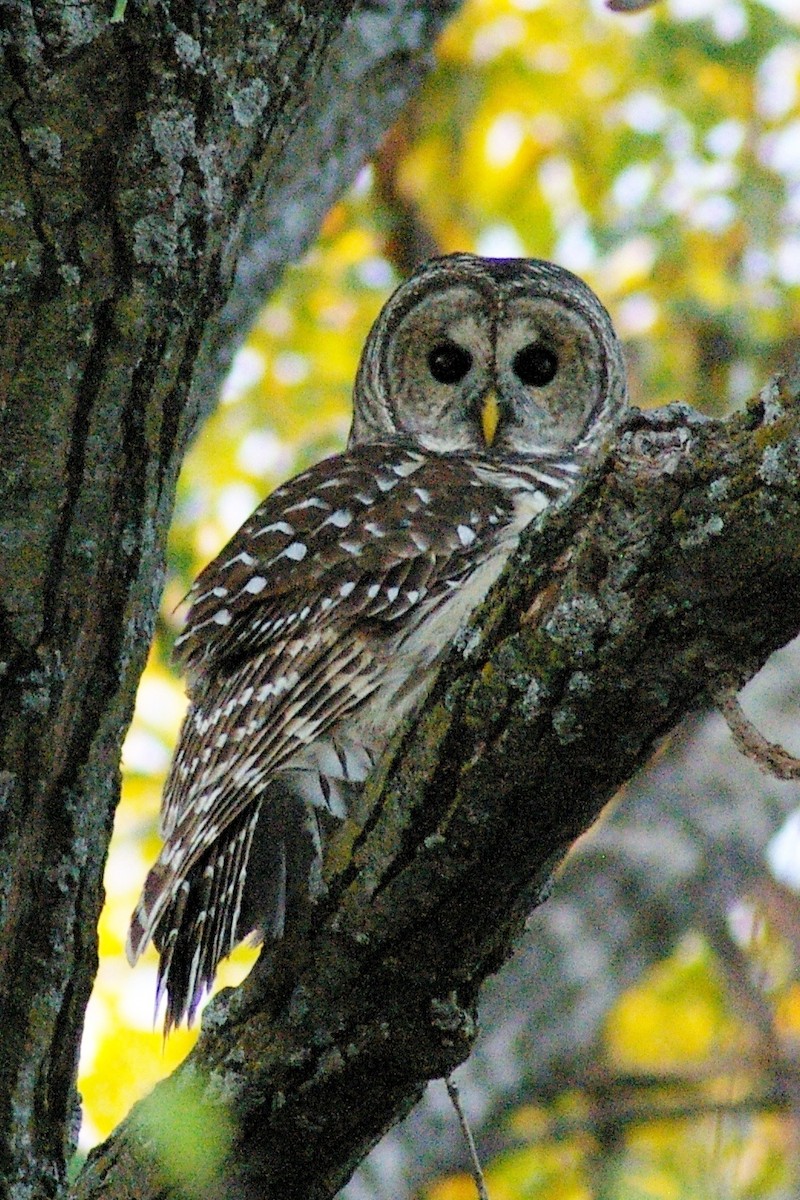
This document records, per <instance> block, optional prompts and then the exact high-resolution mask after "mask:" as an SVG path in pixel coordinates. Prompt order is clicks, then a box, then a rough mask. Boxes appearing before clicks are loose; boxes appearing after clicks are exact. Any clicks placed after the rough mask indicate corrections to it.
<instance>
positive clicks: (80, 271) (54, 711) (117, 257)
mask: <svg viewBox="0 0 800 1200" xmlns="http://www.w3.org/2000/svg"><path fill="white" fill-rule="evenodd" d="M454 7H455V2H454V0H452V2H448V0H427V2H426V3H423V2H419V3H412V2H411V0H405V2H403V0H394V2H393V3H392V2H389V3H386V4H384V5H382V6H380V7H379V8H372V7H369V6H367V5H366V4H348V3H343V2H342V0H315V3H313V4H310V3H309V4H303V3H300V2H299V0H295V2H292V3H277V2H275V0H273V2H272V3H252V4H248V3H241V4H214V3H211V4H209V3H199V2H195V3H190V2H189V0H183V2H178V0H175V2H173V3H165V4H157V5H153V4H147V5H145V4H141V3H139V2H137V0H129V3H128V5H127V11H126V12H125V13H124V19H123V20H122V21H119V22H117V23H112V22H111V21H110V17H111V13H112V8H113V4H112V0H102V2H98V3H93V2H91V0H86V2H85V3H82V4H79V5H76V4H75V3H74V2H73V0H47V3H41V2H40V0H16V2H13V3H12V2H11V0H4V3H2V5H0V33H2V47H3V56H4V65H3V72H2V76H0V103H1V105H2V111H1V113H0V137H2V161H3V180H2V196H1V197H0V231H1V236H0V254H1V255H2V267H3V272H2V282H0V301H1V302H2V306H3V318H4V319H3V330H4V333H3V339H2V346H0V364H2V365H1V366H0V378H2V387H1V388H0V490H1V491H2V502H1V504H0V719H1V722H2V734H0V737H1V738H2V741H1V742H0V745H2V756H1V757H0V813H2V821H1V822H0V1019H2V1029H3V1033H2V1053H0V1180H2V1183H3V1185H4V1188H3V1190H4V1192H5V1193H6V1194H9V1195H13V1194H17V1195H23V1194H24V1195H25V1196H37V1197H38V1196H55V1195H57V1194H59V1192H61V1191H62V1190H63V1187H64V1181H65V1170H66V1161H67V1159H68V1157H69V1154H70V1153H71V1150H72V1148H73V1146H74V1139H75V1134H76V1128H77V1120H78V1100H77V1095H76V1092H75V1086H74V1079H75V1069H76V1062H77V1054H78V1048H79V1044H80V1036H81V1029H82V1024H83V1015H84V1009H85V1005H86V1002H87V999H88V996H89V992H90V989H91V986H92V981H93V978H94V973H95V967H96V959H97V935H96V928H97V918H98V914H99V911H100V906H101V903H102V873H103V864H104V861H105V855H106V849H107V845H108V839H109V835H110V831H111V823H112V818H113V812H114V808H115V805H116V801H117V798H118V791H119V773H118V761H119V751H120V745H121V740H122V737H123V735H124V733H125V730H126V728H127V725H128V721H129V719H130V715H131V710H132V705H133V697H134V691H135V688H136V684H137V681H138V678H139V674H140V671H141V668H142V665H143V663H144V659H145V655H146V652H147V647H148V645H149V642H150V637H151V633H152V628H153V621H154V615H155V611H156V605H157V602H158V599H159V595H160V591H161V583H162V574H163V556H164V544H165V539H166V531H167V527H168V523H169V519H170V516H171V512H172V505H173V496H174V489H175V480H176V476H177V473H178V469H179V467H180V463H181V460H182V458H183V455H184V453H185V451H186V448H187V445H188V442H189V438H190V435H191V432H192V430H193V429H194V428H195V426H196V424H197V422H198V420H199V418H200V417H201V416H202V415H204V414H205V413H206V412H207V411H208V410H209V409H210V408H211V406H212V404H213V400H214V398H215V391H216V383H217V382H218V380H219V377H220V373H221V371H222V369H223V367H224V362H225V359H226V358H227V357H229V356H230V347H231V345H232V344H233V343H234V342H235V340H236V339H237V338H238V336H240V334H241V329H242V323H243V322H244V321H245V320H246V318H247V316H248V315H249V314H250V312H252V310H253V307H254V305H255V304H256V303H257V302H259V301H261V300H263V299H264V298H265V297H264V294H263V293H262V291H261V290H260V289H259V288H257V287H255V286H254V284H253V270H252V263H253V262H254V261H256V259H255V258H254V256H255V255H256V250H258V257H257V261H258V262H259V263H260V264H261V267H260V272H257V273H256V274H257V279H256V282H257V283H264V284H265V285H268V286H272V285H274V283H275V282H276V280H277V278H278V276H279V273H280V269H281V268H282V266H283V265H284V264H285V263H286V262H288V261H291V259H292V258H294V257H296V255H297V254H298V253H299V252H300V251H301V250H302V249H303V247H304V246H305V244H307V242H308V241H309V239H310V238H311V237H312V236H313V234H314V232H315V231H316V228H317V226H318V223H319V221H320V219H321V217H322V215H323V214H324V211H325V208H326V207H327V205H328V204H329V203H330V201H331V200H332V199H334V198H335V197H336V196H337V195H338V194H339V193H340V192H341V191H342V190H343V189H344V188H345V187H346V186H347V184H348V183H349V182H350V181H351V179H352V177H353V175H354V173H355V171H356V169H357V168H358V167H359V166H360V164H361V162H362V161H363V160H364V158H365V157H366V156H367V155H368V154H369V153H371V151H372V150H373V149H374V147H375V144H376V142H377V139H378V138H379V137H380V135H381V133H382V132H383V131H384V130H385V129H386V128H387V126H388V125H389V123H390V121H391V120H392V118H393V116H394V115H395V114H396V112H397V110H398V108H399V106H400V105H401V103H402V102H403V100H404V99H405V98H406V96H407V95H408V94H409V92H410V91H411V90H412V89H413V87H414V86H415V85H416V84H417V83H418V81H419V78H420V76H421V73H422V71H423V69H424V66H425V64H426V63H427V58H428V54H429V51H430V47H431V44H432V42H433V38H434V36H435V34H436V33H437V32H438V31H439V29H440V27H441V25H442V23H443V21H444V19H445V17H446V16H447V15H448V14H449V12H450V11H452V9H453V8H454ZM351 9H352V10H353V12H352V14H351V13H350V10H351ZM348 16H349V20H348ZM312 177H313V179H314V180H315V183H316V186H315V188H314V189H313V196H312V189H311V187H310V185H309V180H310V179H311V178H312ZM259 206H261V211H262V217H261V220H260V222H259V220H258V219H257V218H256V217H255V216H254V215H253V214H254V212H255V211H256V210H257V208H258V207H259ZM264 214H265V215H264ZM255 242H258V246H257V247H254V243H255ZM243 256H247V261H248V263H250V264H251V269H250V270H249V271H246V272H242V271H240V272H239V276H238V280H237V286H236V289H235V297H236V300H235V304H232V305H231V306H229V308H228V309H227V310H226V316H225V321H224V324H222V323H221V322H220V319H219V315H220V309H221V306H222V305H223V303H224V302H225V301H226V299H227V298H228V297H229V296H230V295H232V280H233V278H234V271H235V268H236V264H237V262H241V261H242V259H243Z"/></svg>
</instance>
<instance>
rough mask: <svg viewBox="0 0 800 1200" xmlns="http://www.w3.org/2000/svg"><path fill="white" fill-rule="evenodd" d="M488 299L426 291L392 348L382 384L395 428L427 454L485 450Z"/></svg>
mask: <svg viewBox="0 0 800 1200" xmlns="http://www.w3.org/2000/svg"><path fill="white" fill-rule="evenodd" d="M488 309H489V306H488V305H487V303H486V297H485V296H484V295H483V294H482V293H481V292H479V291H478V290H477V289H475V288H472V287H469V286H467V285H462V284H453V285H451V286H450V287H444V288H441V289H439V290H437V291H435V292H431V293H429V294H428V295H427V296H424V297H422V299H421V300H420V301H419V302H418V303H417V304H416V305H415V306H414V307H413V308H412V309H411V310H410V311H409V312H408V313H406V314H405V316H404V318H403V319H402V320H401V321H400V322H399V324H398V326H397V328H396V330H395V331H394V333H393V336H392V337H391V339H390V342H389V348H388V350H389V352H388V358H387V364H386V381H387V385H388V386H387V391H388V400H389V407H390V409H391V412H392V416H393V419H394V424H395V428H396V429H398V430H399V429H409V430H412V429H413V430H414V434H415V436H416V437H418V439H419V441H420V442H421V443H422V445H424V446H425V447H426V448H427V449H429V450H434V451H439V452H448V451H453V450H474V449H476V448H478V447H481V448H482V447H483V436H482V434H481V404H482V401H483V397H484V396H485V395H486V393H487V391H488V390H489V388H490V387H491V385H492V382H493V379H492V374H493V372H492V360H493V353H492V323H491V313H490V312H489V310H488Z"/></svg>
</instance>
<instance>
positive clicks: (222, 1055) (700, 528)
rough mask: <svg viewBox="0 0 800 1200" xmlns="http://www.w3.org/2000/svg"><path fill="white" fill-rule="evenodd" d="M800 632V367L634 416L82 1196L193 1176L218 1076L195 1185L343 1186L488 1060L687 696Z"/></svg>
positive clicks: (526, 558) (518, 567) (535, 540)
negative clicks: (459, 1074) (322, 887)
mask: <svg viewBox="0 0 800 1200" xmlns="http://www.w3.org/2000/svg"><path fill="white" fill-rule="evenodd" d="M798 630H800V364H798V367H797V368H796V369H795V372H794V374H793V375H791V376H787V377H782V378H779V379H777V380H775V381H773V382H772V383H771V384H770V385H768V386H767V387H766V388H765V389H764V390H763V392H762V393H761V395H760V397H759V398H758V399H757V400H755V401H754V402H753V403H752V404H751V405H750V407H749V408H748V410H747V411H746V412H744V413H740V414H737V415H736V416H735V417H733V418H731V419H730V420H728V421H725V422H720V421H706V420H704V419H702V418H700V417H699V416H697V414H695V413H693V412H692V411H691V410H689V409H687V408H685V407H683V406H674V407H672V408H670V409H666V410H662V411H660V412H655V413H636V412H634V413H632V414H631V416H630V417H629V419H628V420H627V422H626V424H625V427H624V429H623V430H622V431H621V434H620V437H619V440H618V443H617V446H616V448H615V450H614V452H613V454H612V456H611V457H610V458H609V460H608V461H607V462H606V463H605V464H603V465H602V468H600V469H598V470H597V472H596V473H595V474H594V475H593V477H592V478H590V479H588V480H587V482H586V486H585V487H584V488H583V490H582V491H581V492H580V494H579V495H577V496H575V497H573V498H572V499H571V500H570V501H569V502H568V503H566V504H564V505H562V506H560V507H559V508H557V509H556V510H555V511H553V512H551V513H550V514H548V515H547V516H546V519H545V520H543V521H541V522H540V523H539V524H538V525H536V526H535V527H533V528H531V530H530V531H529V533H528V534H527V535H526V537H525V538H524V540H523V544H522V546H521V548H520V551H519V552H518V554H517V555H516V557H515V561H514V562H513V564H511V567H510V569H509V570H508V572H507V573H506V575H505V576H504V578H503V580H501V582H500V584H499V585H498V587H497V588H496V589H495V591H494V592H493V594H492V595H491V596H490V597H489V599H488V601H487V602H486V604H485V605H484V607H483V610H482V612H481V613H480V615H479V617H478V618H477V619H476V621H475V625H474V628H473V629H471V630H469V631H467V632H466V633H465V635H464V636H463V637H462V639H461V642H460V644H459V645H458V646H456V647H454V650H453V653H452V654H451V656H450V658H449V660H448V661H447V662H446V663H445V665H444V667H443V669H442V671H441V673H440V675H439V678H438V680H437V682H436V685H435V687H434V689H433V691H432V693H431V695H430V696H429V698H428V700H427V702H426V704H425V706H424V709H423V711H422V712H421V713H420V714H419V715H418V717H417V718H416V720H415V722H414V723H413V725H412V726H411V727H409V728H408V729H407V730H406V731H405V732H404V734H402V735H401V736H400V737H399V738H398V739H397V740H396V741H395V743H394V745H393V746H392V747H391V748H390V751H389V752H388V753H387V755H386V757H385V760H384V762H383V763H382V765H381V768H380V770H379V772H378V774H377V777H376V778H375V779H374V780H372V781H371V783H370V785H369V788H368V794H367V795H366V796H365V805H364V819H363V823H362V826H361V828H360V829H359V830H358V832H357V834H356V836H355V837H354V840H353V847H352V855H351V856H350V858H349V862H348V865H347V866H346V867H345V868H344V869H343V870H342V871H341V872H340V873H339V874H338V875H336V876H334V877H333V878H332V880H331V881H330V889H329V893H328V896H327V897H326V899H325V900H324V901H323V902H321V903H320V904H319V905H318V907H317V910H316V912H315V914H314V919H313V921H312V922H310V923H309V925H308V927H307V928H305V929H297V930H295V931H294V932H293V933H291V934H290V936H289V937H287V939H286V940H285V941H284V942H283V943H281V944H280V945H279V946H278V947H277V948H276V949H275V950H274V951H273V952H272V953H271V955H270V956H266V955H265V956H262V960H261V963H260V964H259V967H257V968H256V970H255V971H254V972H253V974H252V975H251V977H250V979H249V980H248V981H247V982H246V984H245V985H244V986H243V987H242V988H241V989H239V991H238V992H236V993H225V994H223V996H222V997H221V998H220V999H219V1000H218V1001H217V1002H216V1003H215V1004H213V1005H212V1006H210V1008H209V1010H208V1011H207V1016H206V1019H205V1021H204V1034H203V1036H202V1038H201V1039H200V1042H199V1043H198V1045H197V1047H196V1049H195V1051H194V1052H193V1053H192V1055H190V1058H189V1059H188V1060H187V1063H186V1064H184V1066H183V1067H182V1068H180V1070H179V1071H178V1072H176V1074H175V1075H174V1076H173V1077H172V1079H171V1080H168V1081H166V1082H165V1083H164V1084H162V1085H161V1087H160V1088H158V1089H156V1092H155V1093H154V1096H153V1097H151V1098H150V1099H148V1100H147V1101H145V1102H144V1103H143V1104H141V1105H139V1106H137V1108H136V1109H134V1111H133V1112H132V1114H131V1115H130V1117H129V1118H128V1119H127V1121H126V1122H125V1123H124V1124H123V1125H122V1126H121V1127H120V1129H119V1130H118V1131H117V1132H116V1133H115V1134H114V1135H113V1136H112V1138H111V1139H109V1141H108V1142H107V1143H106V1144H105V1145H104V1146H102V1147H99V1148H98V1150H97V1151H95V1152H94V1154H93V1155H92V1157H91V1159H90V1162H89V1164H88V1166H87V1169H86V1170H85V1172H84V1174H83V1176H82V1178H81V1180H80V1181H79V1183H78V1185H77V1187H76V1190H75V1195H76V1196H77V1197H81V1198H82V1200H88V1198H89V1197H95V1196H99V1195H101V1194H102V1195H103V1196H104V1197H107V1196H110V1197H116V1196H122V1195H125V1196H127V1195H134V1194H135V1195H137V1196H140V1197H151V1196H157V1195H159V1196H160V1195H164V1196H166V1195H179V1194H181V1191H180V1188H179V1187H178V1185H177V1184H175V1183H174V1176H173V1183H171V1184H170V1183H169V1182H168V1178H169V1177H168V1174H167V1168H166V1167H164V1169H163V1170H159V1169H158V1168H157V1165H154V1162H153V1157H152V1156H153V1137H152V1129H153V1124H154V1118H153V1113H154V1112H155V1111H160V1112H162V1113H163V1112H166V1111H172V1112H177V1113H181V1112H182V1111H183V1110H184V1109H185V1105H186V1103H187V1099H186V1098H187V1096H188V1095H189V1091H190V1090H191V1089H195V1090H196V1089H197V1088H198V1087H199V1089H200V1091H201V1093H202V1096H203V1103H204V1104H206V1105H209V1106H210V1113H209V1116H208V1120H209V1123H211V1122H212V1119H213V1117H215V1116H216V1117H217V1118H221V1117H223V1116H224V1118H225V1122H226V1128H227V1129H228V1130H229V1131H230V1134H229V1142H228V1143H226V1147H225V1150H224V1151H223V1152H222V1153H221V1154H220V1157H219V1162H218V1163H217V1164H215V1169H214V1170H211V1171H209V1172H208V1173H207V1175H206V1178H205V1182H204V1183H203V1184H202V1187H201V1188H200V1191H199V1192H198V1190H197V1189H198V1186H199V1185H198V1184H197V1179H195V1184H194V1188H193V1194H195V1195H197V1194H201V1195H203V1196H209V1197H211V1196H213V1197H222V1196H233V1195H236V1196H242V1197H256V1196H268V1197H273V1196H274V1197H277V1196H281V1197H298V1198H299V1197H303V1198H304V1200H308V1198H314V1200H321V1198H322V1197H330V1196H333V1195H334V1194H335V1193H336V1191H337V1190H338V1189H339V1188H340V1187H341V1186H342V1185H343V1184H344V1182H345V1181H346V1180H347V1178H348V1177H349V1175H350V1173H351V1172H352V1170H353V1169H354V1167H355V1166H356V1164H357V1163H358V1161H359V1160H360V1159H361V1158H362V1157H363V1155H364V1154H365V1153H366V1151H367V1150H368V1149H369V1148H370V1147H371V1146H372V1145H373V1144H374V1143H375V1141H376V1140H377V1139H378V1138H379V1137H380V1136H381V1134H382V1133H383V1132H384V1131H385V1130H386V1129H387V1128H388V1127H389V1126H390V1125H391V1124H393V1123H394V1122H395V1121H396V1120H398V1119H399V1118H400V1117H401V1116H403V1115H404V1114H405V1113H407V1112H408V1111H409V1109H410V1108H411V1106H412V1105H413V1104H414V1102H415V1101H416V1099H417V1098H418V1097H419V1095H420V1094H421V1091H422V1089H423V1087H424V1085H425V1083H426V1081H427V1080H428V1079H430V1078H433V1077H436V1076H441V1075H446V1074H448V1073H449V1072H450V1071H451V1070H452V1069H453V1068H454V1067H455V1066H456V1065H457V1064H458V1063H459V1062H461V1061H463V1059H464V1058H465V1057H466V1056H467V1055H468V1053H469V1051H470V1048H471V1046H472V1042H473V1040H474V1036H475V1019H474V1013H475V1003H476V999H477V995H478V991H479V989H480V986H481V984H482V982H483V981H484V979H485V978H486V977H487V975H488V974H490V973H491V972H493V971H496V970H497V969H498V968H499V967H500V966H501V965H502V963H503V961H504V960H505V959H506V958H507V957H508V956H509V955H510V954H511V952H512V950H513V946H514V942H515V939H516V937H517V936H518V934H519V933H520V931H521V929H522V927H523V924H524V921H525V917H526V915H527V913H528V912H529V910H530V908H531V907H532V906H533V905H534V904H535V903H537V902H538V901H540V900H541V899H543V898H544V895H545V894H546V892H547V889H548V888H549V886H550V885H549V880H550V876H551V872H552V870H553V868H554V866H555V865H556V864H557V863H558V862H559V861H560V859H561V858H562V857H563V855H564V854H565V853H566V851H567V849H568V848H569V846H570V844H571V843H572V842H573V841H574V839H575V838H576V837H577V836H578V835H579V834H580V833H581V832H582V831H583V830H585V829H586V828H587V827H588V826H589V825H590V824H591V823H592V821H594V819H595V818H596V817H597V816H598V814H599V813H600V812H601V810H602V808H603V806H604V805H605V804H606V802H607V801H608V800H609V798H610V797H611V796H612V795H613V794H614V793H615V791H616V790H617V789H618V788H619V787H620V785H621V784H622V783H624V782H625V781H626V780H627V779H629V778H630V777H631V776H632V775H633V774H634V772H635V771H637V770H638V768H639V767H640V766H641V765H642V764H643V763H645V762H646V761H647V759H648V757H649V756H650V754H651V752H652V750H653V748H654V747H655V746H656V744H657V743H658V741H659V739H660V738H662V737H663V736H664V735H665V734H667V733H668V732H669V731H670V730H671V729H673V728H674V726H675V725H676V724H677V723H678V722H679V721H680V720H681V718H682V717H683V716H684V715H685V714H686V713H688V712H690V711H692V710H693V709H695V708H697V707H698V706H699V705H700V704H702V703H703V702H704V701H706V700H707V699H708V697H710V696H713V695H714V694H716V693H717V692H718V690H719V688H720V687H721V686H722V681H723V680H724V681H726V682H727V683H728V684H729V683H730V680H733V681H734V682H735V683H738V684H742V683H744V682H745V681H746V680H747V679H748V678H750V677H751V676H752V675H753V674H754V673H755V672H756V671H757V670H758V669H759V668H760V667H761V665H762V664H763V663H764V661H765V660H766V658H767V657H768V655H769V654H770V653H771V652H772V651H773V650H775V649H776V648H778V647H779V646H781V645H783V644H784V643H786V642H787V641H788V640H789V639H790V638H792V637H793V636H794V635H795V634H796V633H797V632H798ZM348 836H349V837H351V838H353V834H352V830H351V831H349V834H348ZM332 857H333V858H336V859H337V860H338V856H337V855H333V856H332ZM553 1019H554V1020H558V1014H557V1013H554V1014H553ZM198 1081H199V1083H198ZM192 1094H194V1092H193V1093H192ZM148 1164H149V1165H148ZM217 1168H218V1170H217ZM184 1191H185V1192H186V1191H188V1188H187V1187H186V1185H185V1184H184Z"/></svg>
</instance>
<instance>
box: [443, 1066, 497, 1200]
mask: <svg viewBox="0 0 800 1200" xmlns="http://www.w3.org/2000/svg"><path fill="white" fill-rule="evenodd" d="M445 1085H446V1086H447V1094H448V1096H449V1097H450V1100H451V1101H452V1104H453V1108H454V1109H455V1110H456V1116H457V1117H458V1123H459V1125H460V1126H461V1132H462V1133H463V1134H464V1141H465V1142H466V1144H467V1151H468V1153H469V1161H470V1167H471V1169H472V1176H473V1178H474V1180H475V1187H476V1188H477V1191H478V1200H489V1193H488V1192H487V1190H486V1180H485V1179H484V1176H483V1167H482V1166H481V1160H480V1158H479V1157H478V1147H477V1146H476V1145H475V1138H474V1137H473V1136H472V1130H471V1129H470V1127H469V1121H468V1120H467V1114H466V1113H465V1112H464V1109H463V1106H462V1104H461V1096H460V1095H459V1092H458V1085H457V1084H456V1082H455V1080H454V1079H453V1077H452V1075H448V1077H447V1079H445Z"/></svg>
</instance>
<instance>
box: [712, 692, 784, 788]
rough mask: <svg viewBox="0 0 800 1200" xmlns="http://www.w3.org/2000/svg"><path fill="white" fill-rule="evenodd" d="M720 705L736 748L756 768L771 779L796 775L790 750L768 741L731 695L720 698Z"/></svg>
mask: <svg viewBox="0 0 800 1200" xmlns="http://www.w3.org/2000/svg"><path fill="white" fill-rule="evenodd" d="M720 709H721V712H722V715H723V717H724V718H725V720H726V722H727V724H728V728H729V729H730V731H731V735H732V737H733V741H734V745H735V746H736V748H737V750H739V751H740V752H741V753H742V754H744V756H745V757H746V758H749V759H750V761H751V762H754V763H755V764H756V766H757V767H758V768H759V770H761V771H763V772H764V774H765V775H771V776H772V777H773V778H774V779H800V758H796V757H795V756H794V755H793V754H790V753H789V751H788V750H786V749H784V747H783V746H780V745H778V744H777V742H770V741H768V740H767V739H766V738H765V737H764V735H763V733H761V732H760V731H759V730H758V729H756V727H755V725H754V724H753V722H752V721H751V720H750V718H749V717H747V716H745V713H744V710H743V709H742V706H741V704H740V703H739V701H738V700H737V699H736V697H735V696H728V697H727V698H726V699H725V700H722V701H721V703H720Z"/></svg>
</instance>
